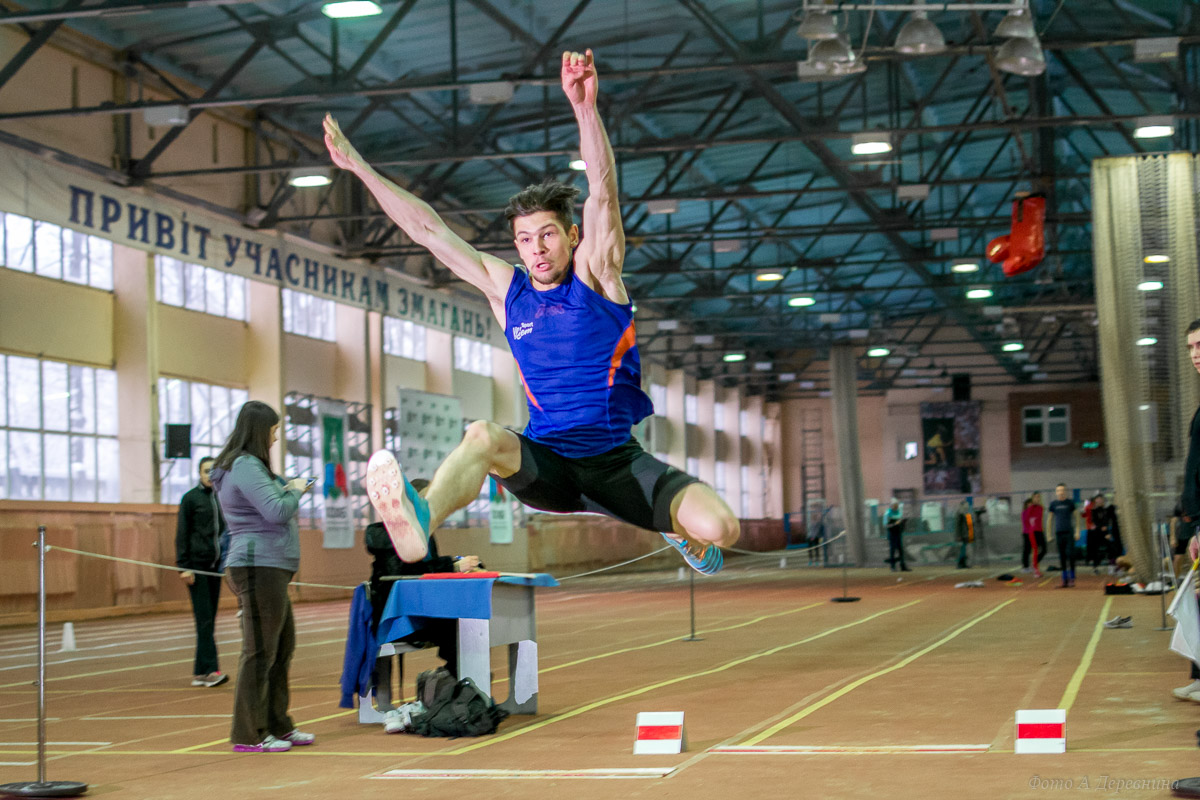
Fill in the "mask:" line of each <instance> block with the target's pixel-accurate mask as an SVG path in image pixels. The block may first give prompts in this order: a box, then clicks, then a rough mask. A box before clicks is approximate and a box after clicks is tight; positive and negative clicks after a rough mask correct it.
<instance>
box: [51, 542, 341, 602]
mask: <svg viewBox="0 0 1200 800" xmlns="http://www.w3.org/2000/svg"><path fill="white" fill-rule="evenodd" d="M51 550H58V551H59V552H61V553H74V554H75V555H77V556H87V557H88V558H101V559H104V560H105V561H117V562H120V563H122V564H133V565H134V566H137V567H153V568H154V569H165V570H167V571H168V572H190V573H192V574H193V575H212V576H213V577H214V578H224V577H225V573H224V572H206V571H205V570H202V569H183V568H182V567H172V566H169V565H167V564H155V563H154V562H152V561H135V560H134V559H132V558H120V557H118V556H106V555H103V554H102V553H89V552H88V551H86V550H73V549H72V548H70V547H59V546H57V545H46V552H47V553H49V552H50V551H51ZM291 585H292V586H312V587H315V588H317V589H345V590H346V591H347V592H352V591H354V587H353V586H334V585H333V584H330V583H306V582H305V581H292V583H291Z"/></svg>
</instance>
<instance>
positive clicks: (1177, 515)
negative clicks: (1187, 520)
mask: <svg viewBox="0 0 1200 800" xmlns="http://www.w3.org/2000/svg"><path fill="white" fill-rule="evenodd" d="M1182 517H1183V509H1182V508H1180V507H1179V503H1175V508H1173V509H1172V510H1171V518H1170V519H1169V520H1168V521H1167V531H1168V542H1169V543H1170V545H1171V556H1172V559H1171V568H1172V569H1173V570H1174V572H1175V577H1176V578H1178V577H1179V576H1181V575H1183V567H1184V564H1185V563H1186V564H1188V566H1191V564H1190V563H1189V562H1188V560H1187V551H1188V540H1187V537H1186V536H1184V535H1183V532H1184V530H1186V528H1187V526H1186V525H1185V524H1184V522H1183V519H1182Z"/></svg>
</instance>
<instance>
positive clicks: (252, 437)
mask: <svg viewBox="0 0 1200 800" xmlns="http://www.w3.org/2000/svg"><path fill="white" fill-rule="evenodd" d="M277 422H279V414H277V413H276V412H275V409H273V408H271V407H270V406H269V405H267V404H266V403H263V402H260V401H258V400H251V401H249V402H247V403H246V404H245V405H243V406H242V410H241V411H239V412H238V415H237V422H235V423H234V424H233V433H231V434H229V440H228V441H226V442H225V447H224V448H223V449H222V450H221V453H220V455H218V456H217V466H218V467H219V468H221V469H223V470H231V469H233V462H234V461H236V460H237V457H238V456H240V455H242V454H243V453H244V454H246V455H249V456H254V457H255V458H257V459H258V460H259V461H261V462H262V463H263V466H264V467H266V468H267V473H268V474H269V475H270V476H271V477H272V478H274V477H275V473H274V472H272V471H271V428H273V427H274V426H275V424H276V423H277Z"/></svg>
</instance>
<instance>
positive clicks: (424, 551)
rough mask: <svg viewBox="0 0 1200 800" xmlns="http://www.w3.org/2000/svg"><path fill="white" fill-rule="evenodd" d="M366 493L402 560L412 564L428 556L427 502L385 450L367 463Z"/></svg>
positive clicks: (393, 457) (394, 459)
mask: <svg viewBox="0 0 1200 800" xmlns="http://www.w3.org/2000/svg"><path fill="white" fill-rule="evenodd" d="M367 496H368V497H369V498H370V499H371V505H373V506H375V511H376V512H377V513H378V514H379V519H380V520H381V521H382V522H383V526H384V527H385V528H387V532H388V535H389V536H390V537H391V539H392V546H393V547H395V549H396V555H398V556H400V560H401V561H407V562H409V563H412V562H414V561H420V560H422V559H424V558H425V557H427V556H428V555H429V503H427V502H426V501H425V498H423V497H421V496H420V495H419V494H417V490H416V489H414V488H413V487H412V484H411V483H409V482H408V480H407V479H405V477H404V473H402V472H401V471H400V465H399V464H398V463H396V458H395V456H393V455H392V454H391V453H389V452H388V451H387V450H380V451H379V452H377V453H375V454H374V455H373V456H371V460H370V461H369V462H367Z"/></svg>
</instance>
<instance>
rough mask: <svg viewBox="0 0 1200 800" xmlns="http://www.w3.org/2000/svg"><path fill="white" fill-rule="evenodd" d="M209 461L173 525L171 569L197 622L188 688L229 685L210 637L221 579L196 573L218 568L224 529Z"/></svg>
mask: <svg viewBox="0 0 1200 800" xmlns="http://www.w3.org/2000/svg"><path fill="white" fill-rule="evenodd" d="M213 461H214V459H213V457H212V456H205V457H204V458H202V459H200V482H199V483H198V484H197V485H195V486H193V487H192V488H191V489H188V490H187V491H186V492H184V494H183V497H182V498H181V499H180V501H179V518H178V522H177V523H176V525H175V566H177V567H179V568H180V569H182V570H183V572H180V573H179V578H180V580H182V581H183V582H184V583H185V584H187V587H188V595H189V596H190V597H191V600H192V616H193V617H194V618H195V620H196V659H195V662H194V663H193V665H192V686H220V685H221V684H222V683H225V682H226V681H227V680H229V676H228V675H226V674H225V673H223V672H221V670H220V668H219V666H218V664H217V640H216V638H215V636H214V635H213V629H214V627H215V624H216V619H217V603H218V602H219V600H220V598H221V576H220V575H197V574H196V573H197V572H210V573H215V572H220V569H221V532H222V531H223V530H225V519H224V518H223V517H222V516H221V506H220V505H219V504H218V503H217V495H216V492H214V491H213V488H212V478H211V475H210V473H211V472H212V465H213Z"/></svg>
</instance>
